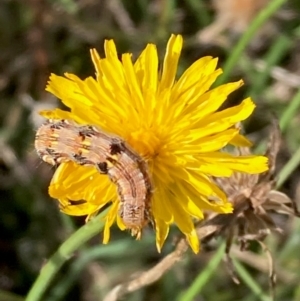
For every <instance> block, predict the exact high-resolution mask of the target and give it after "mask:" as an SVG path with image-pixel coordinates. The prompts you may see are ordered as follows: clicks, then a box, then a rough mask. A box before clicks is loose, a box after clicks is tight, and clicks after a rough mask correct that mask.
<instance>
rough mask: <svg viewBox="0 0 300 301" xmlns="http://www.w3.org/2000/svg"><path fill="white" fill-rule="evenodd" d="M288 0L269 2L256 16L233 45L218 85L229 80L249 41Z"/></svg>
mask: <svg viewBox="0 0 300 301" xmlns="http://www.w3.org/2000/svg"><path fill="white" fill-rule="evenodd" d="M286 1H287V0H272V1H270V2H269V4H268V5H267V6H266V7H265V8H264V9H262V10H261V11H260V13H259V14H258V15H257V16H256V18H255V19H254V20H253V22H251V24H250V26H249V28H248V30H247V31H246V32H245V33H244V34H243V35H242V37H241V38H240V40H239V41H238V43H237V44H236V45H235V47H233V49H232V52H231V55H230V57H229V58H228V60H227V61H226V63H225V65H224V67H223V71H224V72H223V74H222V75H221V76H220V77H219V78H218V80H217V82H216V86H218V85H221V84H223V83H224V82H226V81H227V79H228V77H229V75H230V72H231V71H232V69H233V67H234V66H235V65H236V63H237V61H238V60H239V58H240V56H241V54H242V52H243V51H244V50H245V48H246V46H247V45H248V43H249V42H250V41H251V39H252V38H253V37H254V35H255V34H256V32H257V31H258V30H259V29H260V28H261V26H262V25H263V24H264V23H265V22H266V21H267V20H268V19H269V18H270V17H271V16H272V15H273V14H274V13H275V12H276V11H277V10H278V9H279V7H280V6H281V5H283V4H284V3H285V2H286Z"/></svg>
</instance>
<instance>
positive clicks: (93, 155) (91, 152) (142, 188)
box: [35, 120, 153, 239]
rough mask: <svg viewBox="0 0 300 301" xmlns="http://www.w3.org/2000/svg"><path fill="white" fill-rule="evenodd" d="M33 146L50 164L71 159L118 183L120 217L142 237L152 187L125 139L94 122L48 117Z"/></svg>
mask: <svg viewBox="0 0 300 301" xmlns="http://www.w3.org/2000/svg"><path fill="white" fill-rule="evenodd" d="M35 148H36V151H37V153H38V155H39V156H40V158H41V159H42V160H43V161H45V162H47V163H49V164H51V165H57V164H60V163H63V162H68V161H72V162H74V163H76V164H79V165H83V166H94V167H95V168H96V169H97V171H98V172H99V173H101V174H106V175H108V177H109V178H110V180H111V181H112V182H113V183H115V184H116V186H117V192H118V195H119V198H120V205H119V210H118V214H119V216H120V218H121V219H122V221H123V223H124V225H125V227H126V228H127V229H129V230H131V233H132V235H135V236H136V237H137V239H139V238H140V237H141V230H142V229H143V227H144V226H145V225H146V224H148V222H149V221H151V213H150V211H151V208H150V203H151V197H152V193H153V187H152V182H151V178H150V174H149V171H148V166H147V163H146V162H145V160H143V158H141V157H140V156H139V155H138V154H137V153H136V152H135V151H134V150H132V149H131V148H130V147H129V146H128V145H127V144H126V142H125V141H124V140H122V139H121V138H119V137H116V136H112V135H109V134H106V133H104V132H103V131H101V130H99V129H98V128H96V127H94V126H89V125H85V126H79V125H77V124H76V123H74V122H73V121H68V120H48V121H47V122H46V123H44V124H43V125H41V127H40V128H39V129H38V130H37V133H36V137H35Z"/></svg>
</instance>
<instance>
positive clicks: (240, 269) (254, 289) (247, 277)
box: [233, 259, 272, 301]
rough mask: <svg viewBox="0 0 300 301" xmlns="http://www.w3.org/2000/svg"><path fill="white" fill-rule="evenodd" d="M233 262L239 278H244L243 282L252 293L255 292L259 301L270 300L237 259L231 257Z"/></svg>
mask: <svg viewBox="0 0 300 301" xmlns="http://www.w3.org/2000/svg"><path fill="white" fill-rule="evenodd" d="M233 264H234V266H235V269H236V271H237V273H238V275H239V276H240V277H241V279H243V280H244V282H245V284H246V285H248V287H249V288H250V289H251V290H252V292H253V294H255V295H256V296H257V297H258V298H259V300H261V301H272V298H271V297H269V296H267V295H265V294H264V292H263V289H262V288H261V287H260V286H259V285H258V284H257V282H256V281H255V280H254V279H253V277H252V276H251V275H250V274H249V273H248V271H247V270H246V269H245V268H244V266H243V265H242V264H240V263H239V261H237V260H235V259H233Z"/></svg>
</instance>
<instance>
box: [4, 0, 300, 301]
mask: <svg viewBox="0 0 300 301" xmlns="http://www.w3.org/2000/svg"><path fill="white" fill-rule="evenodd" d="M276 1H277V0H185V1H175V0H153V1H147V0H124V1H121V0H77V1H76V0H52V1H51V0H23V1H22V0H0V95H1V97H0V227H1V228H0V301H21V300H25V298H24V296H25V295H26V294H27V292H28V291H29V289H30V287H31V285H32V284H33V282H34V280H35V279H36V277H37V276H38V273H39V271H40V269H41V267H42V266H43V265H44V264H45V262H46V261H47V259H48V258H49V257H50V256H51V255H52V254H53V253H54V252H55V251H56V250H57V248H58V247H59V245H60V244H61V243H62V242H63V241H65V240H66V239H67V238H68V237H69V236H70V234H71V233H73V232H74V231H75V230H76V229H77V228H79V227H80V226H81V225H83V224H84V217H83V218H78V217H71V218H69V217H67V216H64V215H63V214H61V213H60V212H59V210H58V206H57V202H56V201H55V200H52V199H50V198H49V196H48V193H47V187H48V184H49V182H50V179H51V175H52V174H53V172H54V168H52V167H50V166H48V165H47V164H45V163H42V162H41V160H40V159H39V158H38V157H37V155H36V153H35V150H34V146H33V143H34V135H35V130H36V128H37V127H38V126H39V125H40V124H41V122H42V119H41V118H40V117H39V116H38V113H37V112H38V111H39V110H41V109H44V108H51V107H55V106H59V102H58V101H57V100H56V99H54V98H53V97H52V96H51V95H50V94H49V93H47V92H45V90H44V89H45V85H46V82H47V79H48V77H49V75H50V73H51V72H53V73H56V74H59V75H62V74H63V73H64V72H71V73H75V74H77V75H79V76H80V77H81V78H84V77H86V76H89V75H93V74H94V68H93V65H92V63H91V59H90V55H89V49H90V48H97V49H98V51H99V52H100V54H103V42H104V40H105V39H110V38H113V39H114V40H115V42H116V44H117V47H118V51H119V52H120V53H122V52H127V51H129V52H132V53H133V55H134V56H135V57H136V56H137V55H138V54H139V53H140V51H141V50H142V49H143V48H144V47H145V45H146V44H147V43H149V42H154V43H156V44H157V45H158V49H159V53H160V55H161V58H162V57H163V55H164V49H165V45H166V42H167V40H168V38H169V36H170V34H171V33H180V34H182V35H183V36H184V40H185V44H184V49H183V54H182V57H181V61H180V70H179V73H181V72H182V70H184V69H185V68H186V67H187V66H189V65H190V64H191V63H192V62H193V61H195V60H196V59H197V58H199V57H201V56H204V55H212V56H217V57H219V64H220V66H224V64H226V63H227V64H228V60H230V59H233V61H232V62H233V63H234V65H232V66H230V65H229V67H230V68H229V69H227V72H228V74H227V77H228V80H236V79H239V78H243V79H244V80H245V83H246V85H245V86H244V87H243V88H242V89H239V91H237V92H236V93H234V94H233V95H232V97H231V98H230V99H229V103H228V105H233V104H237V103H238V102H239V101H241V100H242V99H243V97H246V96H248V95H250V96H251V97H252V98H253V99H254V101H255V102H256V104H257V109H256V112H255V114H254V116H253V117H252V118H251V119H250V120H249V121H248V122H247V123H246V132H247V134H248V135H249V137H250V139H252V140H253V141H254V142H256V143H259V142H261V141H266V139H267V136H268V125H269V124H270V120H271V118H272V114H275V115H276V116H277V117H278V119H279V120H280V121H281V126H282V132H283V143H282V147H281V150H280V153H279V157H278V161H277V167H276V168H277V170H278V172H279V173H280V171H281V170H282V169H283V168H284V166H285V165H286V163H287V162H291V161H290V160H291V159H292V160H294V161H292V165H291V168H290V169H289V170H288V172H287V176H286V178H287V179H286V180H285V181H284V183H282V186H281V191H284V192H285V193H286V194H287V195H288V196H290V197H291V198H293V199H295V200H296V201H297V202H298V204H299V203H300V202H299V200H300V189H299V187H300V185H299V179H300V178H299V176H300V169H299V166H298V165H299V158H298V157H299V154H298V157H296V158H295V156H294V154H297V151H298V152H299V145H300V143H299V142H300V131H299V127H300V115H299V106H298V103H299V98H300V94H299V88H300V1H299V0H289V1H288V0H287V1H281V2H282V5H280V6H278V9H276V11H275V13H274V14H272V16H271V17H270V18H268V20H267V21H266V22H264V25H263V26H259V28H258V29H257V30H256V31H255V34H254V35H252V36H251V37H249V36H248V39H247V40H246V44H245V46H246V47H245V49H242V51H240V52H236V56H235V57H234V58H232V53H233V52H232V50H233V49H236V48H235V47H236V45H238V44H237V43H238V42H239V41H241V39H242V38H243V37H245V34H247V30H248V29H249V26H251V24H252V22H253V20H254V19H255V18H256V17H257V16H258V14H259V13H261V12H262V11H263V10H264V9H266V7H267V6H268V5H270V3H271V2H274V3H275V2H276ZM277 2H278V1H277ZM297 101H298V102H297ZM291 103H292V105H291ZM278 223H279V225H280V226H281V228H282V229H283V231H284V232H283V233H284V234H278V233H274V234H272V235H271V236H269V237H268V239H267V245H268V247H269V249H270V250H271V252H272V254H273V256H274V259H275V264H276V271H277V288H276V290H277V300H281V301H282V300H300V287H299V283H300V256H299V248H300V221H299V220H297V219H296V218H287V217H281V218H279V220H278ZM115 230H116V229H115ZM172 231H173V232H174V233H173V237H176V235H177V234H178V232H177V230H176V229H172ZM171 237H172V236H171ZM171 237H169V240H168V242H167V244H166V245H165V246H164V249H163V251H162V253H161V254H158V253H157V251H156V248H155V244H154V234H153V231H152V230H151V229H147V230H146V232H145V234H144V238H143V239H142V240H141V241H135V240H133V238H132V237H131V236H130V235H128V233H126V232H121V231H119V230H116V231H113V233H112V241H111V243H110V244H109V245H108V246H102V244H101V240H102V235H101V234H99V235H98V236H96V237H95V238H94V239H93V240H92V241H90V242H89V243H88V244H86V245H85V246H84V247H83V248H80V249H79V250H78V251H77V252H76V254H74V256H72V258H70V259H69V260H68V261H67V263H66V264H65V265H64V266H63V268H62V270H61V271H60V272H59V274H58V275H56V277H55V279H54V281H53V282H52V283H51V285H50V287H49V288H48V290H47V292H46V294H45V295H44V296H43V297H41V300H43V301H58V300H75V301H94V300H103V298H104V296H105V295H106V294H107V293H108V291H110V290H111V289H112V288H113V287H114V286H115V285H117V284H119V283H122V282H124V281H126V280H128V279H129V278H130V277H131V276H132V275H137V274H138V273H140V272H141V271H145V270H147V269H149V268H150V267H152V266H154V265H155V264H156V263H157V262H159V261H160V260H161V259H162V258H163V257H165V256H166V255H167V254H168V253H170V252H171V251H172V250H173V248H174V241H172V238H171ZM219 243H220V241H212V242H210V243H209V244H208V245H205V246H204V250H203V252H202V253H201V254H200V255H197V256H195V255H194V254H192V252H188V253H187V254H186V255H185V256H184V257H183V259H182V260H181V261H180V262H178V263H177V264H176V265H175V266H174V267H173V268H172V269H171V270H170V271H169V272H168V273H166V274H165V275H164V276H163V277H161V278H160V279H159V280H158V281H157V282H155V283H154V284H153V285H151V286H148V287H145V288H142V289H140V290H138V291H136V292H134V293H131V294H128V295H126V296H125V297H123V298H122V300H129V301H137V300H155V301H156V300H157V301H162V300H164V301H166V300H181V301H184V300H196V301H197V300H199V301H202V300H219V301H227V300H245V301H254V300H270V298H269V297H268V296H269V292H268V290H269V283H268V281H269V279H268V268H267V257H266V254H265V253H263V252H262V251H261V248H260V247H259V245H257V244H253V245H250V249H249V251H248V252H244V253H241V252H239V251H238V250H237V249H236V250H234V252H233V257H234V258H235V260H236V261H237V262H238V263H237V264H238V265H237V270H238V275H239V276H240V277H241V278H243V279H242V280H241V284H240V285H236V284H234V282H233V281H232V279H231V277H230V276H229V274H228V272H227V271H226V268H225V266H224V264H222V263H220V264H218V265H216V266H215V267H209V268H210V269H213V270H212V272H211V271H210V272H208V263H210V262H212V261H213V258H214V257H213V256H215V254H216V248H217V246H218V245H219ZM238 267H240V268H241V269H243V271H244V272H243V273H246V275H247V277H248V278H247V277H246V276H245V277H243V276H241V274H239V273H240V272H239V270H240V269H239V268H238ZM242 267H243V268H242ZM241 273H242V272H241ZM208 274H209V275H210V276H208ZM197 277H198V278H197ZM195 279H196V281H199V279H200V282H201V281H202V282H201V284H199V282H198V284H197V283H196V282H195ZM197 279H198V280H197ZM201 279H202V280H201ZM187 289H193V290H194V294H192V295H190V297H188V296H187V295H185V297H184V298H183V297H182V298H181V296H183V295H182V294H183V293H184V292H186V290H187Z"/></svg>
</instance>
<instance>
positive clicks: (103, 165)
mask: <svg viewBox="0 0 300 301" xmlns="http://www.w3.org/2000/svg"><path fill="white" fill-rule="evenodd" d="M96 168H97V170H98V171H99V172H100V173H102V174H107V172H108V167H107V163H106V162H100V163H97V164H96Z"/></svg>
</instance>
